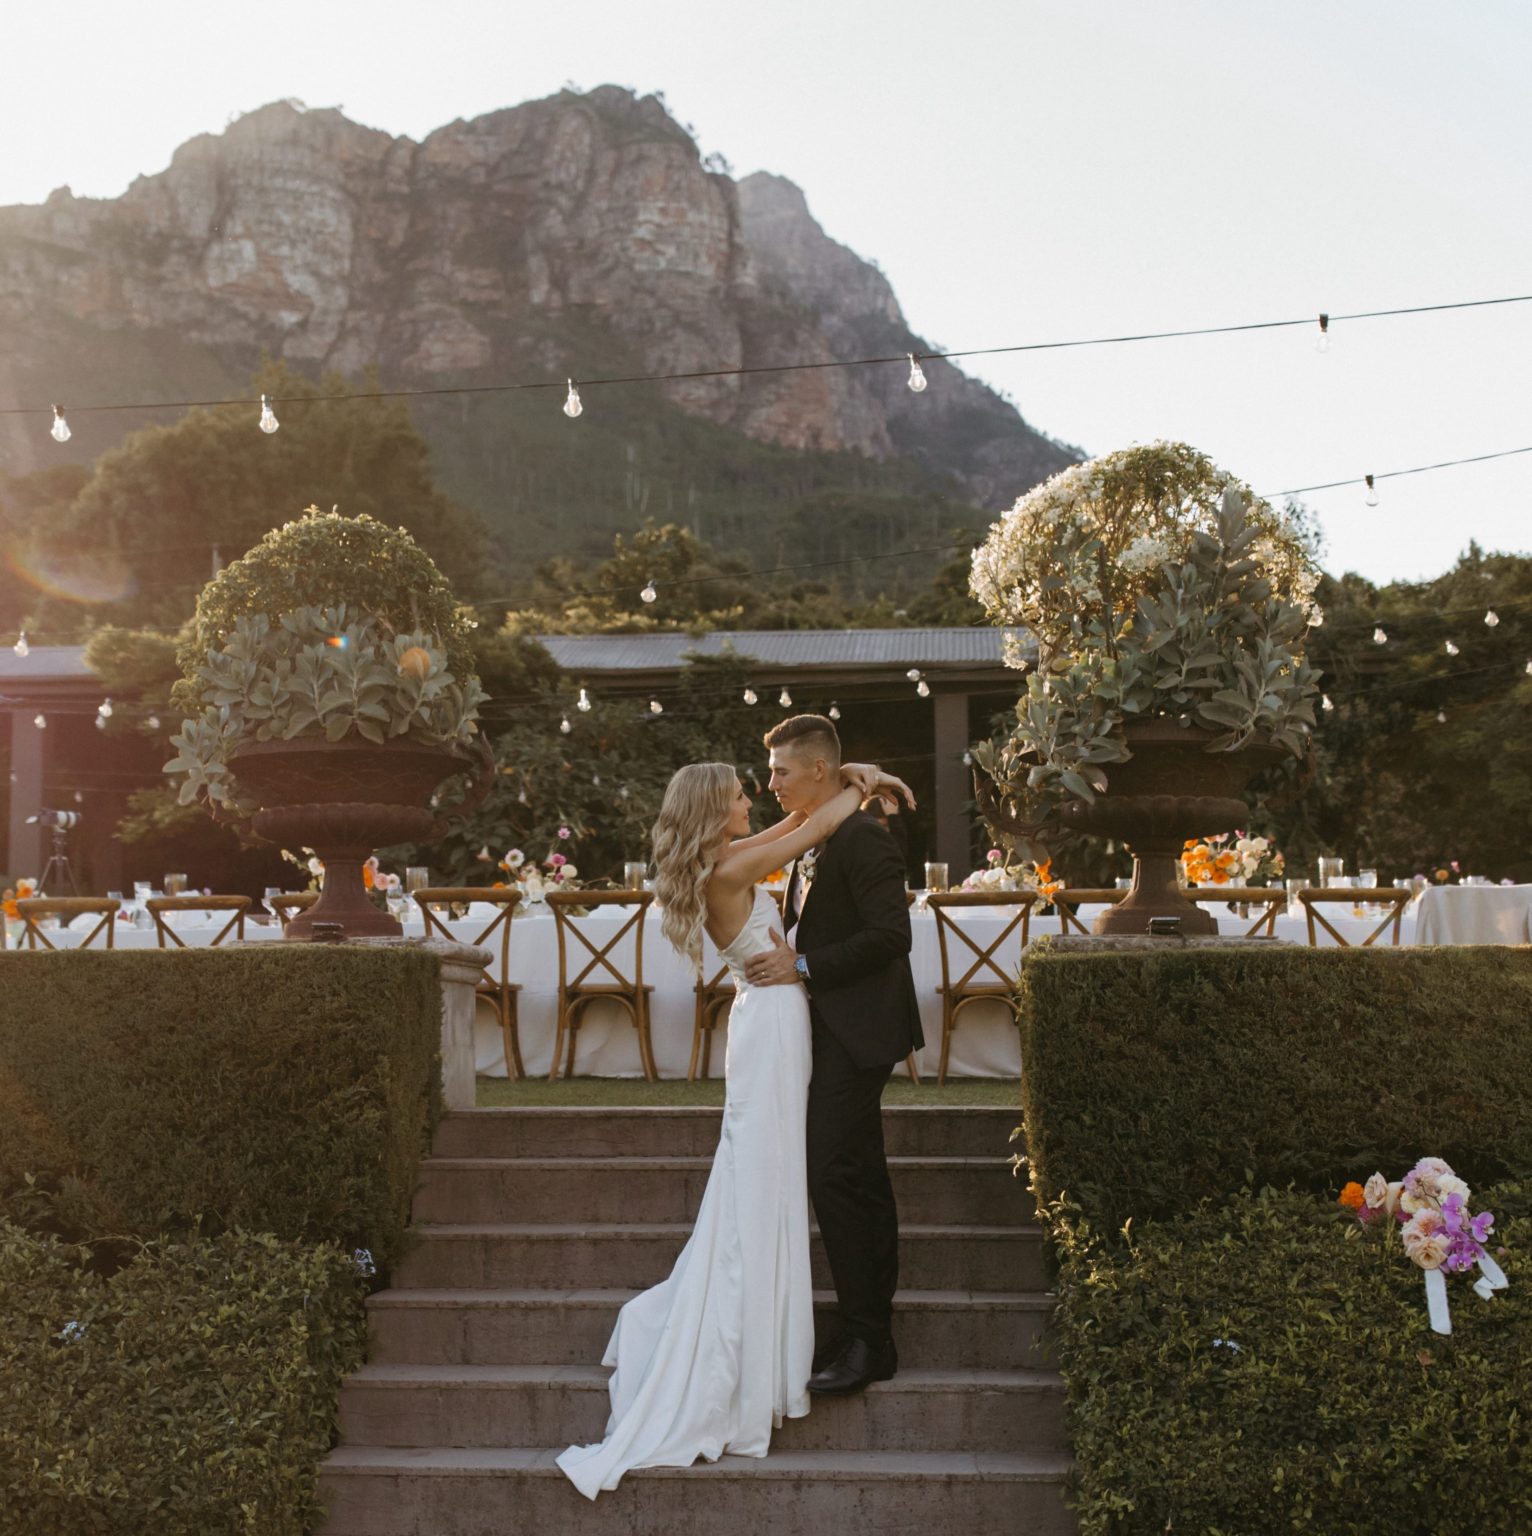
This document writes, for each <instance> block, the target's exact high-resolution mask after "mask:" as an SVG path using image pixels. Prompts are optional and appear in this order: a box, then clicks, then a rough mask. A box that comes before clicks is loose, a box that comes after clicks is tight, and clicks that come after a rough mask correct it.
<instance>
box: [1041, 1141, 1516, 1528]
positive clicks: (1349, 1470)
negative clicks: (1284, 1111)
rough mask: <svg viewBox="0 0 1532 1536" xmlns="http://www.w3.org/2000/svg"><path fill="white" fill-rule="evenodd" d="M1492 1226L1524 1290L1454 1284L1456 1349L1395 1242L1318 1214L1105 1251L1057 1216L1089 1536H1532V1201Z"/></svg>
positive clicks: (1253, 1205) (1069, 1215)
mask: <svg viewBox="0 0 1532 1536" xmlns="http://www.w3.org/2000/svg"><path fill="white" fill-rule="evenodd" d="M1422 1145H1423V1146H1427V1147H1429V1148H1430V1150H1435V1143H1422ZM1371 1170H1372V1164H1371V1163H1370V1162H1368V1163H1363V1164H1357V1165H1353V1166H1342V1167H1340V1168H1339V1169H1338V1170H1337V1171H1338V1172H1341V1173H1347V1174H1355V1175H1357V1176H1358V1177H1364V1176H1365V1175H1366V1174H1367V1173H1368V1172H1370V1171H1371ZM1484 1207H1488V1208H1489V1209H1491V1210H1494V1211H1495V1212H1496V1215H1497V1218H1498V1226H1497V1234H1496V1235H1497V1237H1498V1238H1499V1239H1500V1240H1501V1241H1502V1242H1504V1244H1505V1245H1506V1247H1507V1249H1508V1251H1509V1257H1508V1258H1506V1259H1505V1260H1504V1261H1503V1262H1504V1264H1505V1267H1506V1268H1507V1270H1508V1274H1509V1278H1510V1280H1511V1285H1510V1289H1509V1290H1507V1291H1504V1292H1502V1293H1500V1294H1499V1295H1498V1296H1496V1297H1495V1298H1494V1299H1493V1300H1492V1301H1489V1302H1484V1301H1481V1300H1480V1299H1479V1298H1478V1297H1477V1296H1476V1295H1474V1293H1473V1290H1472V1288H1471V1286H1470V1285H1469V1284H1468V1281H1467V1279H1466V1278H1462V1279H1454V1278H1450V1277H1449V1279H1448V1290H1449V1294H1450V1296H1451V1308H1452V1329H1453V1331H1452V1334H1451V1335H1450V1336H1446V1337H1444V1336H1442V1335H1439V1334H1435V1333H1433V1332H1432V1331H1431V1330H1430V1328H1429V1326H1428V1323H1427V1317H1426V1303H1425V1291H1424V1287H1423V1285H1422V1282H1421V1273H1420V1271H1419V1270H1418V1269H1416V1267H1415V1266H1414V1265H1413V1264H1412V1263H1410V1262H1409V1261H1408V1260H1407V1259H1405V1258H1404V1257H1403V1256H1402V1254H1401V1250H1400V1247H1399V1244H1398V1243H1397V1242H1395V1243H1394V1244H1392V1245H1391V1247H1389V1248H1387V1249H1385V1248H1384V1246H1383V1244H1382V1243H1381V1242H1379V1241H1378V1240H1377V1237H1376V1235H1375V1234H1374V1235H1371V1236H1369V1235H1367V1234H1364V1233H1363V1231H1362V1229H1361V1228H1359V1227H1358V1225H1357V1223H1356V1222H1355V1220H1354V1219H1353V1218H1352V1217H1351V1216H1350V1215H1349V1213H1342V1212H1340V1211H1338V1210H1337V1208H1336V1207H1335V1206H1334V1205H1333V1203H1331V1202H1330V1201H1328V1200H1326V1199H1324V1198H1323V1197H1319V1196H1314V1195H1306V1194H1300V1193H1297V1192H1294V1191H1291V1190H1289V1191H1287V1192H1283V1193H1277V1192H1274V1191H1272V1190H1269V1189H1268V1190H1264V1191H1262V1192H1261V1193H1260V1194H1258V1195H1252V1194H1251V1193H1250V1192H1249V1191H1245V1192H1244V1193H1242V1194H1239V1195H1236V1196H1234V1197H1233V1198H1232V1199H1229V1200H1227V1201H1226V1202H1224V1203H1221V1204H1214V1203H1209V1204H1208V1205H1206V1206H1204V1207H1202V1208H1200V1209H1198V1210H1195V1211H1192V1212H1188V1213H1183V1214H1182V1215H1181V1216H1180V1217H1179V1218H1178V1219H1176V1220H1175V1221H1167V1222H1148V1223H1144V1224H1142V1225H1140V1224H1139V1223H1137V1222H1135V1223H1134V1224H1133V1226H1132V1228H1131V1229H1130V1232H1129V1234H1128V1236H1127V1238H1126V1240H1111V1241H1107V1240H1103V1239H1101V1238H1099V1237H1093V1236H1092V1233H1091V1229H1090V1228H1089V1226H1088V1225H1087V1224H1086V1223H1085V1222H1084V1221H1082V1220H1081V1219H1080V1217H1079V1215H1078V1212H1077V1211H1076V1210H1074V1209H1073V1208H1063V1207H1054V1208H1053V1210H1052V1214H1053V1216H1054V1218H1055V1220H1054V1234H1055V1237H1056V1239H1057V1241H1058V1243H1059V1247H1060V1253H1061V1258H1062V1271H1061V1276H1060V1279H1061V1284H1060V1299H1059V1306H1058V1310H1057V1314H1056V1318H1055V1328H1056V1339H1057V1348H1058V1355H1059V1362H1060V1365H1061V1367H1062V1369H1063V1372H1064V1376H1065V1380H1066V1382H1067V1386H1068V1416H1069V1431H1070V1438H1071V1440H1072V1443H1073V1447H1074V1451H1075V1456H1076V1461H1077V1466H1078V1472H1077V1483H1076V1501H1077V1514H1078V1518H1079V1528H1080V1532H1081V1536H1130V1533H1144V1536H1150V1533H1154V1536H1158V1533H1160V1532H1164V1531H1172V1532H1185V1533H1192V1532H1197V1533H1201V1536H1266V1533H1277V1532H1293V1531H1303V1532H1305V1533H1307V1536H1358V1533H1364V1532H1385V1531H1386V1532H1388V1533H1389V1536H1459V1533H1461V1536H1523V1533H1525V1532H1526V1531H1527V1530H1529V1529H1532V1431H1529V1425H1532V1284H1529V1283H1528V1280H1527V1278H1526V1277H1525V1276H1524V1275H1523V1273H1521V1271H1520V1267H1519V1266H1518V1260H1519V1259H1522V1258H1524V1257H1525V1256H1527V1255H1532V1188H1529V1187H1527V1186H1509V1185H1508V1186H1502V1187H1501V1188H1499V1189H1489V1190H1485V1191H1482V1192H1476V1195H1475V1199H1474V1208H1475V1209H1481V1208H1484ZM1219 1341H1223V1342H1219ZM1229 1341H1232V1343H1233V1345H1235V1346H1237V1348H1232V1347H1230V1342H1229Z"/></svg>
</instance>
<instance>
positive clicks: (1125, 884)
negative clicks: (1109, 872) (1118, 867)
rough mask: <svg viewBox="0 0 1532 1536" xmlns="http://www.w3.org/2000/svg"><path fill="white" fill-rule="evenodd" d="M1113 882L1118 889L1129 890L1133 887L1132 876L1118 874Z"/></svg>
mask: <svg viewBox="0 0 1532 1536" xmlns="http://www.w3.org/2000/svg"><path fill="white" fill-rule="evenodd" d="M1113 884H1114V885H1115V886H1116V887H1117V889H1118V890H1119V891H1131V890H1132V889H1133V876H1132V875H1118V877H1117V879H1116V880H1115V881H1113Z"/></svg>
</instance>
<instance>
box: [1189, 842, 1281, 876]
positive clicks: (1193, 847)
mask: <svg viewBox="0 0 1532 1536" xmlns="http://www.w3.org/2000/svg"><path fill="white" fill-rule="evenodd" d="M1286 869H1287V861H1286V860H1285V859H1284V858H1283V857H1282V855H1281V854H1280V853H1278V852H1277V850H1276V849H1275V848H1273V847H1272V846H1271V840H1270V839H1269V838H1265V837H1246V836H1244V834H1243V833H1234V834H1233V835H1232V840H1231V835H1230V834H1229V833H1227V832H1220V833H1219V834H1218V836H1217V837H1209V838H1201V839H1199V838H1188V839H1187V841H1186V847H1185V848H1184V849H1183V850H1182V852H1181V870H1182V873H1183V874H1185V876H1186V879H1187V883H1188V884H1190V885H1266V884H1270V883H1275V882H1276V881H1278V880H1280V879H1281V878H1282V876H1283V873H1284V872H1285V871H1286Z"/></svg>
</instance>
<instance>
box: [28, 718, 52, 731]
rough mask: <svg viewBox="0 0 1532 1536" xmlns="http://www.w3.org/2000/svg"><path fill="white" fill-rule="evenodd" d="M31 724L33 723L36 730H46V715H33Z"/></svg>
mask: <svg viewBox="0 0 1532 1536" xmlns="http://www.w3.org/2000/svg"><path fill="white" fill-rule="evenodd" d="M32 724H33V725H35V726H36V727H37V728H38V730H40V731H46V730H47V729H48V717H47V716H46V715H33V716H32Z"/></svg>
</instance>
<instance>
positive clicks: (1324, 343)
mask: <svg viewBox="0 0 1532 1536" xmlns="http://www.w3.org/2000/svg"><path fill="white" fill-rule="evenodd" d="M1314 350H1315V351H1316V352H1317V353H1319V355H1320V356H1321V357H1325V356H1327V355H1328V354H1329V351H1330V317H1329V316H1328V315H1326V314H1323V313H1321V315H1320V317H1319V335H1318V337H1317V338H1316V339H1315V342H1314Z"/></svg>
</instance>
